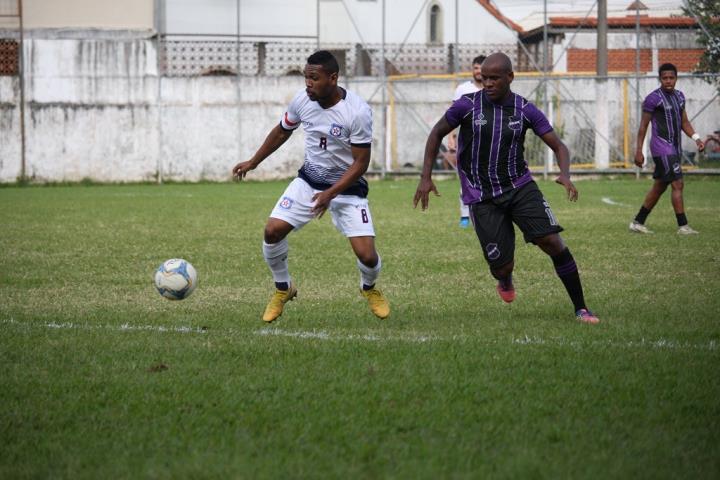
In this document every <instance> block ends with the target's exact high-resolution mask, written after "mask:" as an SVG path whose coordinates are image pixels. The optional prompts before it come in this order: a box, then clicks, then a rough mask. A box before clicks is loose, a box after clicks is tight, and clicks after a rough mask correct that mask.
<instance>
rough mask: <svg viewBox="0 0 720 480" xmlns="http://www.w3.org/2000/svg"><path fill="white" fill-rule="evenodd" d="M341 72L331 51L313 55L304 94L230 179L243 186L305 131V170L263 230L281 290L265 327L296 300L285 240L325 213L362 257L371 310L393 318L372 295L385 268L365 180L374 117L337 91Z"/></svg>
mask: <svg viewBox="0 0 720 480" xmlns="http://www.w3.org/2000/svg"><path fill="white" fill-rule="evenodd" d="M338 72H339V68H338V63H337V60H336V59H335V57H333V55H332V54H331V53H330V52H327V51H324V50H321V51H318V52H315V53H313V54H312V55H310V56H309V57H308V59H307V65H306V66H305V72H304V73H305V87H306V88H305V89H303V90H300V91H299V92H298V93H297V94H296V95H295V97H294V98H293V100H292V102H290V106H289V107H288V109H287V111H286V112H285V114H284V115H283V117H282V119H281V121H280V124H279V125H276V126H275V128H273V129H272V130H271V131H270V133H269V134H268V136H267V138H266V139H265V141H264V142H263V144H262V145H261V146H260V148H259V149H258V151H257V152H256V153H255V155H253V157H252V158H251V159H250V160H248V161H245V162H241V163H238V164H237V165H235V167H234V168H233V175H234V176H235V177H237V178H238V180H242V179H243V178H245V175H246V174H247V173H248V172H249V171H250V170H253V169H254V168H256V167H257V166H258V165H259V164H260V162H262V161H263V160H264V159H265V158H267V157H268V156H269V155H270V154H271V153H273V152H274V151H275V150H277V149H278V148H279V147H280V146H281V145H282V144H283V143H285V142H286V141H287V139H288V138H290V135H292V132H293V131H294V130H295V129H297V128H298V127H299V126H300V124H301V123H302V124H303V128H304V130H305V163H304V164H303V166H302V167H301V168H300V170H299V171H298V177H297V178H295V179H294V180H293V181H292V182H291V183H290V185H288V187H287V189H286V190H285V192H284V193H283V194H282V195H281V196H280V199H279V200H278V202H277V204H276V205H275V208H274V209H273V211H272V213H271V214H270V218H268V221H267V224H266V225H265V238H264V242H263V256H264V257H265V261H266V263H267V264H268V266H269V267H270V271H271V272H272V276H273V279H274V281H275V288H276V291H275V294H273V296H272V298H271V299H270V302H269V303H268V305H267V308H266V309H265V313H264V314H263V320H264V321H266V322H272V321H273V320H275V319H276V318H278V317H279V316H280V315H282V312H283V309H284V306H285V303H287V302H288V301H289V300H292V299H293V298H294V297H295V296H296V295H297V289H296V287H295V285H294V284H293V283H292V280H291V278H290V273H289V270H288V259H287V258H288V241H287V239H286V237H287V235H288V234H289V233H290V232H292V231H293V230H296V229H300V228H302V227H303V226H304V225H305V224H307V223H308V222H309V221H310V220H312V219H313V218H315V217H321V216H322V215H323V214H324V213H325V211H326V210H329V211H330V215H331V216H332V221H333V223H334V224H335V227H336V228H337V229H338V230H339V231H340V232H341V233H342V234H344V235H345V236H346V237H347V238H348V239H349V240H350V245H351V247H352V249H353V251H354V252H355V255H356V256H357V258H358V260H357V266H358V269H359V270H360V282H361V293H362V295H363V296H364V297H365V298H366V299H367V300H368V303H369V305H370V309H371V310H372V312H373V313H374V314H375V315H376V316H377V317H379V318H386V317H387V316H388V315H389V314H390V305H389V304H388V302H387V300H386V299H385V297H384V296H383V294H382V292H380V290H378V289H376V288H375V281H376V279H377V278H378V275H379V274H380V269H381V265H382V262H381V260H380V256H379V255H378V253H377V251H376V250H375V230H374V227H373V222H372V216H371V215H370V207H369V205H368V201H367V194H368V184H367V181H366V180H365V179H364V178H363V177H362V175H363V174H364V173H365V171H366V170H367V168H368V165H369V164H370V145H371V143H372V111H371V110H370V107H369V106H368V104H367V103H366V102H365V101H364V100H363V99H361V98H360V97H359V96H358V95H356V94H355V93H353V92H351V91H349V90H345V89H344V88H342V87H339V86H338V85H337V79H338Z"/></svg>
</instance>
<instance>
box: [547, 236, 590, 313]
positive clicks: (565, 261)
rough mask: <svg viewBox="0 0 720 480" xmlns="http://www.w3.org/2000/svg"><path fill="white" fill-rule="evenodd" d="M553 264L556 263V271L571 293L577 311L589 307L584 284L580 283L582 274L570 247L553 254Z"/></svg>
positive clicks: (569, 293)
mask: <svg viewBox="0 0 720 480" xmlns="http://www.w3.org/2000/svg"><path fill="white" fill-rule="evenodd" d="M550 258H552V261H553V264H554V265H555V272H556V273H557V276H558V277H560V280H561V281H562V283H563V285H565V290H567V292H568V295H570V300H572V303H573V306H574V307H575V311H576V312H577V311H578V310H580V309H581V308H587V307H586V306H585V297H584V295H583V289H582V284H581V283H580V274H579V273H578V269H577V265H575V259H574V258H573V256H572V254H571V253H570V250H569V249H567V248H566V249H565V250H563V251H562V252H560V253H558V254H557V255H555V256H551V257H550Z"/></svg>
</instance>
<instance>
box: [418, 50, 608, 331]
mask: <svg viewBox="0 0 720 480" xmlns="http://www.w3.org/2000/svg"><path fill="white" fill-rule="evenodd" d="M513 78H514V74H513V71H512V63H511V62H510V59H509V58H508V57H507V55H505V54H502V53H494V54H492V55H490V56H489V57H488V58H487V59H486V60H485V61H484V62H483V65H482V80H483V85H484V89H483V90H481V91H479V92H475V93H468V94H465V95H463V96H462V97H461V98H460V99H459V100H458V101H456V102H455V103H453V105H452V106H451V107H450V108H449V109H448V111H447V112H446V113H445V115H444V116H443V117H442V118H441V119H440V120H439V121H438V122H437V123H436V124H435V126H434V127H433V129H432V131H431V132H430V135H429V136H428V140H427V144H426V146H425V160H424V165H423V172H422V176H421V179H420V183H419V185H418V188H417V191H416V192H415V198H414V200H413V203H414V205H415V206H416V207H417V204H418V202H421V204H422V209H423V210H425V209H426V208H427V207H428V202H429V193H430V192H431V191H432V192H434V193H435V194H436V195H437V194H438V192H437V189H436V187H435V185H434V183H433V181H432V178H431V175H432V161H433V159H434V158H435V157H436V156H437V152H438V149H439V147H440V142H441V141H442V138H443V137H444V136H445V135H447V134H448V133H449V132H450V131H451V130H452V129H454V128H456V127H458V126H459V127H460V134H459V136H458V173H459V175H460V185H461V187H462V195H463V201H464V202H465V203H466V204H468V205H469V206H470V218H471V219H472V221H473V225H474V227H475V232H476V233H477V236H478V239H479V240H480V244H481V245H482V248H483V254H484V255H485V260H486V261H487V262H488V264H489V265H490V272H491V273H492V275H493V276H494V277H495V278H496V279H497V280H498V285H497V288H496V289H497V292H498V294H499V295H500V297H501V298H502V299H503V300H504V301H505V302H508V303H510V302H512V301H513V300H514V299H515V287H514V286H513V282H512V272H513V268H514V265H515V262H514V254H515V228H514V226H513V222H514V223H515V224H517V225H518V227H520V230H522V232H523V235H524V237H525V240H526V241H527V242H532V243H534V244H535V245H537V246H538V247H540V249H541V250H542V251H543V252H545V253H546V254H548V255H549V256H550V258H551V259H552V261H553V264H554V265H555V271H556V273H557V275H558V277H560V280H561V281H562V283H563V284H564V285H565V289H566V290H567V292H568V294H569V295H570V299H571V300H572V303H573V305H574V307H575V316H576V318H577V319H578V320H580V321H582V322H586V323H598V322H599V320H598V318H597V317H596V316H595V315H593V314H592V312H590V310H588V308H587V306H586V305H585V299H584V296H583V289H582V284H581V283H580V275H579V273H578V269H577V266H576V265H575V260H574V259H573V256H572V254H571V253H570V250H569V249H568V248H567V247H566V246H565V243H564V242H563V240H562V238H561V237H560V235H559V232H561V231H562V230H563V229H562V227H561V226H560V225H559V224H558V222H557V220H556V218H555V215H554V214H553V213H552V211H551V210H550V205H549V204H548V203H547V202H546V201H545V199H544V198H543V195H542V193H541V192H540V189H539V188H538V186H537V184H536V183H535V182H534V181H533V179H532V176H531V175H530V170H528V167H527V164H526V163H525V159H524V158H523V150H524V147H523V143H524V140H525V132H526V131H527V129H532V130H533V132H535V134H536V135H538V136H539V137H540V138H541V139H542V140H543V142H545V143H546V144H547V145H548V146H549V147H550V148H551V149H552V150H553V152H555V156H556V157H557V162H558V165H559V167H560V176H559V177H558V178H557V180H556V182H557V183H559V184H561V185H563V186H564V187H565V190H567V195H568V198H569V199H570V200H571V201H575V200H577V196H578V192H577V190H576V188H575V186H574V185H573V183H572V182H571V181H570V173H569V168H570V155H569V153H568V149H567V147H566V146H565V145H564V144H563V143H562V141H561V140H560V139H559V138H558V136H557V135H556V134H555V132H554V131H553V129H552V127H551V126H550V123H549V122H548V121H547V119H546V118H545V115H543V113H542V112H541V111H540V110H538V109H537V107H535V105H533V104H532V103H530V102H528V101H527V100H526V99H525V98H523V97H521V96H520V95H516V94H514V93H513V92H512V91H511V90H510V83H512V81H513Z"/></svg>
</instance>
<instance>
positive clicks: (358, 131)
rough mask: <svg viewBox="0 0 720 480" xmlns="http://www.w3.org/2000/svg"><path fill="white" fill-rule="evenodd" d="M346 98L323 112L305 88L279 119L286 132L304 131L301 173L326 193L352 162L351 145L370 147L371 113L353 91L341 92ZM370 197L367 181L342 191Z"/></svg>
mask: <svg viewBox="0 0 720 480" xmlns="http://www.w3.org/2000/svg"><path fill="white" fill-rule="evenodd" d="M342 92H343V98H342V99H341V100H340V101H339V102H338V103H336V104H335V105H333V106H332V107H330V108H327V109H324V108H322V107H321V106H320V104H319V103H318V102H314V101H312V100H310V98H309V97H308V96H307V93H306V92H305V89H302V90H300V91H299V92H298V93H297V94H295V97H294V98H293V99H292V101H291V102H290V105H289V106H288V109H287V111H286V112H285V113H284V114H283V117H282V119H281V120H280V126H281V127H282V128H283V129H284V130H295V129H297V128H298V127H299V126H300V124H301V123H302V125H303V129H304V130H305V163H304V164H303V166H302V168H301V169H300V171H299V172H298V174H299V176H300V178H302V179H303V180H305V181H306V182H308V183H309V184H310V185H311V186H312V187H313V188H316V189H318V190H325V189H327V188H329V187H330V186H332V185H333V184H334V183H335V182H337V181H338V180H340V177H342V176H343V174H344V173H345V172H346V171H347V169H348V168H349V167H350V165H352V163H353V157H352V151H351V149H350V147H351V146H355V147H366V148H370V145H371V144H372V110H370V106H369V105H368V104H367V102H365V100H363V99H362V98H360V97H359V96H358V95H357V94H355V93H354V92H351V91H349V90H345V89H342ZM343 193H345V194H348V195H359V196H362V197H365V196H367V181H365V179H364V178H360V179H359V180H358V182H357V183H356V184H355V185H353V186H352V187H350V188H349V189H348V190H346V191H345V192H343Z"/></svg>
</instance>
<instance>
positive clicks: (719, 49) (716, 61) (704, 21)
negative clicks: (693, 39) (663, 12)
mask: <svg viewBox="0 0 720 480" xmlns="http://www.w3.org/2000/svg"><path fill="white" fill-rule="evenodd" d="M682 10H683V13H684V14H685V15H687V16H689V17H697V20H698V21H699V22H700V23H701V25H702V27H703V28H702V29H700V31H699V32H698V43H699V44H700V45H702V46H703V47H704V48H705V52H704V53H703V56H702V57H701V59H700V64H699V65H698V70H699V71H700V72H709V73H720V0H688V2H687V5H685V4H683V7H682ZM713 81H715V83H718V82H717V80H713ZM719 87H720V84H719Z"/></svg>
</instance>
